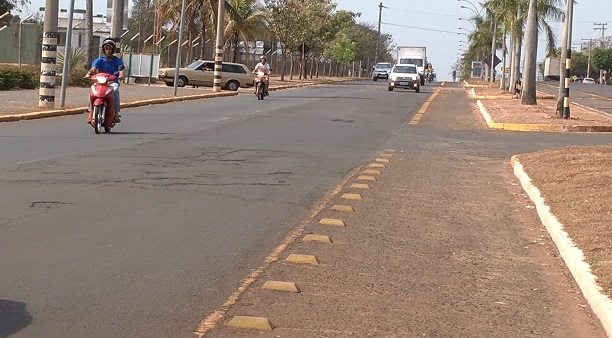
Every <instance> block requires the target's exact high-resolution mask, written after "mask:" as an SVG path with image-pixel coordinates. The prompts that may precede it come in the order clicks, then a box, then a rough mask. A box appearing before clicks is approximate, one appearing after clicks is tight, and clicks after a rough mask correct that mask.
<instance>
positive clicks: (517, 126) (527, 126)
mask: <svg viewBox="0 0 612 338" xmlns="http://www.w3.org/2000/svg"><path fill="white" fill-rule="evenodd" d="M476 104H477V105H478V108H479V109H480V113H481V114H482V116H483V117H484V119H485V121H486V123H487V125H488V126H489V128H492V129H501V130H513V131H577V132H612V126H566V125H552V124H539V123H500V122H494V121H493V119H492V118H491V115H489V113H488V112H487V109H486V108H485V107H484V105H483V104H482V102H481V101H480V100H478V101H477V102H476Z"/></svg>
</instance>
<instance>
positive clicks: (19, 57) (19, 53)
mask: <svg viewBox="0 0 612 338" xmlns="http://www.w3.org/2000/svg"><path fill="white" fill-rule="evenodd" d="M31 17H32V14H30V15H28V16H27V17H26V18H25V19H23V20H21V21H19V47H18V48H19V51H18V59H19V69H21V25H22V24H23V22H24V21H26V20H28V19H29V18H31Z"/></svg>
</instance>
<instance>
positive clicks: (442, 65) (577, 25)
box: [23, 0, 612, 80]
mask: <svg viewBox="0 0 612 338" xmlns="http://www.w3.org/2000/svg"><path fill="white" fill-rule="evenodd" d="M610 1H611V0H578V3H577V4H576V5H574V20H573V27H572V41H580V40H581V39H596V38H598V37H601V33H602V31H601V30H595V29H594V27H595V26H594V25H593V24H594V23H607V24H608V25H607V26H605V28H606V31H605V35H606V36H610V35H612V14H610V13H611V12H610ZM335 2H336V4H337V7H336V8H337V9H339V10H350V11H353V12H358V13H361V17H359V18H358V19H357V21H358V22H366V23H370V24H372V25H373V26H374V27H377V26H378V12H379V7H378V6H379V3H382V5H383V6H384V8H383V9H382V17H381V29H380V30H381V33H385V34H390V35H391V36H392V43H393V44H396V45H402V46H412V45H413V46H426V47H427V58H428V60H429V62H430V63H431V64H432V66H433V68H434V69H435V71H436V74H437V78H438V80H450V79H451V75H450V74H451V69H452V66H453V65H454V64H455V63H456V60H457V57H458V54H459V49H460V47H459V45H460V44H461V43H460V41H462V40H463V41H467V37H466V36H465V35H462V34H457V33H458V32H460V33H466V34H467V33H469V32H468V31H471V30H473V29H474V27H473V26H472V24H471V23H470V21H466V20H460V19H459V18H463V19H468V18H471V17H472V16H474V13H475V12H477V11H478V10H481V7H480V5H479V3H480V2H483V1H478V0H429V1H426V2H422V1H421V2H415V1H413V0H335ZM59 3H60V8H66V9H67V8H68V6H69V5H70V1H69V0H60V2H59ZM416 3H419V4H425V6H415V4H416ZM44 6H45V0H31V5H28V7H27V8H24V10H23V11H24V12H25V13H26V14H31V13H34V14H37V13H38V8H39V7H44ZM94 6H95V9H94V14H103V15H106V1H105V0H96V1H94ZM461 6H464V7H467V8H461ZM84 8H85V0H75V9H84ZM130 10H131V4H130ZM563 10H564V11H565V6H564V7H563ZM549 24H550V25H551V27H552V28H553V30H554V31H555V34H556V35H557V38H558V42H557V45H558V44H559V43H560V40H561V33H562V31H563V23H557V22H549ZM459 27H461V29H459ZM545 43H546V41H545V39H544V38H543V37H542V36H541V35H540V37H539V41H538V61H541V60H543V59H544V57H545V48H544V46H545ZM466 45H467V43H466ZM497 56H498V57H499V58H500V59H501V54H500V52H499V51H498V53H497ZM498 69H499V66H498Z"/></svg>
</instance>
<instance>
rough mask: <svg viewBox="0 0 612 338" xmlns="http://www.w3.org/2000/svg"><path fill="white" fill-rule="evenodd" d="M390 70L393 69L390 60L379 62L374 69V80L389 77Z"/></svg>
mask: <svg viewBox="0 0 612 338" xmlns="http://www.w3.org/2000/svg"><path fill="white" fill-rule="evenodd" d="M389 71H391V64H390V63H388V62H379V63H377V64H376V65H375V66H374V70H372V80H374V81H377V80H378V79H388V78H389Z"/></svg>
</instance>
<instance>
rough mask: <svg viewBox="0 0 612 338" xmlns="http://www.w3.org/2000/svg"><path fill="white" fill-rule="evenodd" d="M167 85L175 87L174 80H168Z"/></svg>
mask: <svg viewBox="0 0 612 338" xmlns="http://www.w3.org/2000/svg"><path fill="white" fill-rule="evenodd" d="M166 86H168V87H174V82H166Z"/></svg>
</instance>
